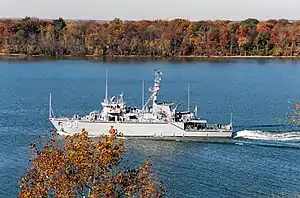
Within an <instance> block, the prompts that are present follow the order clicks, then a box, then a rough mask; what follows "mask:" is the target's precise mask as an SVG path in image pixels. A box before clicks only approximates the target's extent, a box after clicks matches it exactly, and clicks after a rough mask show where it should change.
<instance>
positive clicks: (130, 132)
mask: <svg viewBox="0 0 300 198" xmlns="http://www.w3.org/2000/svg"><path fill="white" fill-rule="evenodd" d="M154 76H155V78H154V85H153V87H152V88H150V89H149V91H150V92H151V95H150V97H149V98H148V100H147V101H146V103H145V104H142V108H133V107H128V106H126V102H125V100H124V95H123V93H122V94H119V95H118V96H117V97H115V96H113V97H108V94H107V93H108V83H107V74H106V93H105V99H104V101H103V102H101V105H102V110H101V111H97V110H95V111H92V112H90V113H89V114H88V115H84V116H79V115H76V114H75V115H73V116H72V117H55V116H54V113H53V108H52V99H51V94H50V100H49V120H50V121H51V123H52V124H53V125H54V127H55V128H56V129H57V133H58V134H60V135H72V134H74V133H78V132H80V131H81V130H82V129H85V130H87V131H88V134H89V136H94V137H97V136H101V135H107V134H108V133H109V129H111V128H112V127H113V128H115V129H117V130H118V132H120V133H122V136H124V137H156V138H166V137H177V138H178V137H191V138H193V137H215V138H230V137H232V118H231V123H230V124H228V125H223V124H208V122H207V120H203V119H200V118H198V117H197V107H195V110H194V111H189V110H188V111H184V112H180V111H177V108H178V106H179V105H176V106H175V107H174V108H172V106H173V105H174V103H172V102H158V93H159V91H160V85H161V80H162V73H161V72H160V71H159V70H156V71H155V75H154ZM143 87H144V84H143ZM143 90H144V88H143ZM143 95H144V94H143ZM188 95H189V94H188ZM188 103H189V99H188Z"/></svg>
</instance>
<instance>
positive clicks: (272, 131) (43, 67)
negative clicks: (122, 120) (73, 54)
mask: <svg viewBox="0 0 300 198" xmlns="http://www.w3.org/2000/svg"><path fill="white" fill-rule="evenodd" d="M155 69H160V70H161V71H162V72H163V79H162V85H161V92H160V94H159V100H161V101H174V102H175V103H176V104H177V103H179V102H180V103H181V106H180V107H181V109H182V110H186V109H187V98H188V94H187V85H188V84H190V90H191V92H190V98H191V108H194V106H195V105H197V106H198V110H199V111H198V112H199V115H200V116H201V117H202V118H205V119H208V120H209V122H212V123H215V122H222V123H228V122H229V120H230V114H231V113H233V118H234V126H235V128H234V130H235V132H236V134H237V138H235V139H233V140H230V139H226V140H221V139H213V140H199V141H187V140H180V141H163V140H143V139H129V140H126V145H127V153H126V154H125V157H124V162H126V163H128V164H129V165H132V166H138V165H140V164H142V163H143V162H144V161H145V160H147V159H148V157H151V159H152V161H153V169H154V171H155V173H156V175H157V177H158V179H161V180H162V181H163V182H164V185H165V186H166V189H167V196H168V197H295V196H297V195H298V196H299V195H300V185H299V181H300V154H299V152H300V133H299V132H298V131H300V130H297V128H293V127H290V126H286V123H285V122H286V113H288V112H290V111H291V108H290V107H291V103H292V102H296V101H298V100H299V99H300V89H299V85H300V61H299V60H268V59H266V60H247V59H238V60H226V61H193V60H192V61H164V60H155V61H153V60H152V61H149V60H130V61H128V60H125V61H124V60H116V61H111V62H107V61H91V60H22V61H21V60H2V61H0V90H1V91H0V178H1V180H0V197H16V196H17V193H18V191H19V187H18V184H17V181H18V180H19V178H20V177H21V175H22V174H24V168H25V167H27V166H28V165H29V162H28V160H29V158H30V155H29V154H28V145H29V143H30V142H32V141H33V140H36V139H37V138H38V136H39V135H40V134H41V133H48V131H49V130H50V129H53V127H52V126H51V123H50V122H49V121H48V119H47V117H48V97H49V93H52V98H53V106H54V110H55V114H56V115H60V116H65V115H73V114H74V113H78V114H87V113H89V112H90V111H91V110H98V109H100V106H101V105H100V103H101V101H102V100H103V98H104V94H105V73H106V71H108V88H109V90H108V91H109V95H111V96H112V95H115V94H118V93H121V92H124V97H125V99H126V101H127V104H128V105H129V106H134V105H136V106H140V105H141V103H142V102H141V93H142V79H145V81H146V87H147V88H148V87H151V86H152V83H153V73H154V70H155ZM148 96H149V93H148V92H146V97H148Z"/></svg>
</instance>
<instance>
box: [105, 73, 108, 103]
mask: <svg viewBox="0 0 300 198" xmlns="http://www.w3.org/2000/svg"><path fill="white" fill-rule="evenodd" d="M107 95H108V84H107V70H106V72H105V100H107V97H108V96H107Z"/></svg>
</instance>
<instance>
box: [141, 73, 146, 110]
mask: <svg viewBox="0 0 300 198" xmlns="http://www.w3.org/2000/svg"><path fill="white" fill-rule="evenodd" d="M144 103H145V79H144V77H143V83H142V110H144Z"/></svg>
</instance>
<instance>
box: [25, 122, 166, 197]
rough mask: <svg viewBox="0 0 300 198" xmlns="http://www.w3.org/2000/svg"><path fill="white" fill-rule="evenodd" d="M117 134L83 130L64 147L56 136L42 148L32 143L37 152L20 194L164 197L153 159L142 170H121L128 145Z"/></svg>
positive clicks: (68, 139) (40, 195)
mask: <svg viewBox="0 0 300 198" xmlns="http://www.w3.org/2000/svg"><path fill="white" fill-rule="evenodd" d="M117 135H118V134H117V131H116V130H115V129H113V128H112V129H111V130H110V135H109V136H102V137H101V138H100V139H99V140H98V141H96V140H93V139H91V138H89V137H88V133H87V132H86V131H85V130H83V131H82V132H81V133H80V134H75V135H73V136H67V137H66V139H65V142H64V146H62V148H61V147H60V146H59V144H58V141H57V140H56V136H55V135H53V137H52V138H51V139H50V140H49V141H47V142H46V143H45V144H44V145H43V150H42V151H39V150H38V149H37V146H36V145H37V144H38V142H35V143H32V144H31V145H30V148H31V150H32V151H34V153H35V155H34V157H33V159H31V160H30V162H31V164H32V165H31V167H29V168H27V169H26V174H25V176H23V177H22V178H21V179H20V181H19V184H20V187H21V191H20V192H19V197H24V198H27V197H28V198H29V197H47V196H50V197H78V196H82V197H121V196H122V197H162V196H163V195H164V190H163V188H162V186H161V183H160V182H157V181H156V180H154V179H153V174H152V172H151V170H150V166H151V163H150V162H149V161H147V162H146V163H145V164H143V165H142V166H141V167H140V168H138V169H126V170H123V169H118V166H117V165H118V164H119V161H120V158H121V156H122V155H123V154H124V152H125V145H124V142H123V141H121V140H119V139H117Z"/></svg>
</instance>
